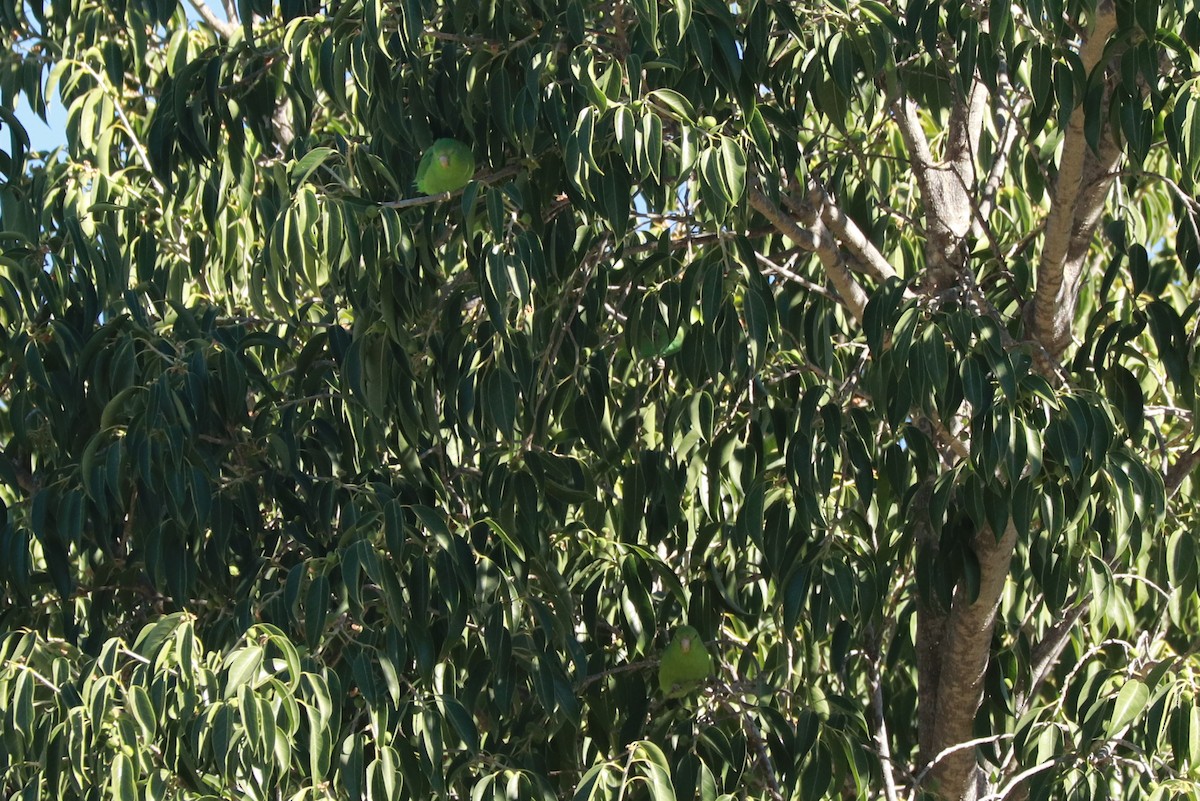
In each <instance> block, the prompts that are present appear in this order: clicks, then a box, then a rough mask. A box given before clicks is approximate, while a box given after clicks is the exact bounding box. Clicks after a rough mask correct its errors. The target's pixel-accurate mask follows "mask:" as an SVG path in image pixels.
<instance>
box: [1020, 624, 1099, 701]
mask: <svg viewBox="0 0 1200 801" xmlns="http://www.w3.org/2000/svg"><path fill="white" fill-rule="evenodd" d="M1087 609H1088V604H1087V603H1086V602H1085V603H1081V604H1079V605H1078V606H1076V607H1075V608H1074V609H1072V610H1070V611H1069V612H1067V613H1066V615H1065V616H1064V617H1063V619H1062V620H1060V621H1058V622H1057V623H1055V624H1054V625H1053V626H1051V627H1050V630H1049V631H1047V632H1046V634H1045V636H1044V637H1042V639H1041V641H1040V642H1038V644H1037V645H1035V646H1034V647H1033V652H1032V654H1031V655H1030V663H1031V664H1030V666H1029V685H1028V686H1027V687H1025V688H1024V689H1022V690H1021V691H1020V692H1018V694H1017V705H1016V708H1017V716H1018V717H1020V716H1021V715H1022V714H1024V713H1025V711H1026V710H1027V709H1028V707H1029V700H1030V699H1031V698H1033V697H1034V696H1035V695H1037V691H1038V688H1040V687H1041V686H1042V682H1044V681H1045V680H1046V677H1047V676H1049V675H1050V671H1051V670H1052V669H1053V668H1054V665H1055V664H1056V663H1057V662H1058V658H1059V657H1060V656H1062V652H1063V649H1064V648H1065V647H1066V645H1067V643H1068V642H1069V641H1070V639H1071V632H1072V631H1074V630H1075V624H1076V623H1078V622H1079V618H1080V617H1082V616H1083V613H1084V612H1086V611H1087Z"/></svg>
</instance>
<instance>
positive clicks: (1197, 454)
mask: <svg viewBox="0 0 1200 801" xmlns="http://www.w3.org/2000/svg"><path fill="white" fill-rule="evenodd" d="M1197 464H1200V450H1195V451H1189V452H1188V453H1185V454H1184V455H1183V456H1180V457H1179V459H1178V460H1176V462H1175V464H1173V465H1171V469H1170V470H1168V471H1167V475H1166V477H1165V478H1164V479H1163V484H1165V485H1166V488H1167V497H1168V498H1169V497H1171V496H1172V495H1174V494H1175V493H1176V492H1179V487H1180V485H1182V484H1183V482H1184V479H1186V478H1187V477H1188V476H1190V475H1191V474H1192V471H1193V470H1195V469H1196V465H1197Z"/></svg>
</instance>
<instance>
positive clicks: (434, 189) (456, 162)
mask: <svg viewBox="0 0 1200 801" xmlns="http://www.w3.org/2000/svg"><path fill="white" fill-rule="evenodd" d="M474 175H475V154H474V153H472V152H471V148H469V147H467V146H466V145H464V144H463V143H462V142H459V141H458V140H456V139H439V140H437V141H436V142H434V143H433V144H432V145H430V146H429V149H428V150H426V151H425V155H423V156H421V163H420V164H418V165H417V189H418V190H419V191H421V192H423V193H425V194H426V195H440V194H441V193H442V192H454V191H456V190H459V189H462V188H463V187H464V186H466V185H467V182H468V181H470V180H471V178H472V176H474Z"/></svg>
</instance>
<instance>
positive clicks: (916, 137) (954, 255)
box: [892, 87, 986, 292]
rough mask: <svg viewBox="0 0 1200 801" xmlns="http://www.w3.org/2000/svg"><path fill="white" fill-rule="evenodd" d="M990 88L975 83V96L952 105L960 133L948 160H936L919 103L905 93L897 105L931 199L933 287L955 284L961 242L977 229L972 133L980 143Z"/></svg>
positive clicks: (928, 244) (925, 196) (928, 280)
mask: <svg viewBox="0 0 1200 801" xmlns="http://www.w3.org/2000/svg"><path fill="white" fill-rule="evenodd" d="M984 91H985V90H983V89H976V88H974V87H973V88H972V90H971V93H970V96H969V97H968V98H966V99H965V100H963V101H961V102H960V103H959V104H957V105H956V106H955V109H953V110H952V112H951V117H952V121H953V122H955V126H954V127H956V128H957V130H958V133H957V134H954V132H953V131H952V132H951V133H952V134H953V135H954V136H955V137H956V138H953V139H951V141H950V146H949V147H948V149H947V154H946V155H947V159H948V162H947V163H944V164H938V163H935V162H934V161H933V155H932V154H931V153H930V150H929V142H928V141H927V140H926V139H925V134H924V131H922V129H921V120H920V117H919V115H918V112H917V108H916V104H915V103H913V102H912V101H911V100H909V99H908V98H901V99H899V100H897V101H896V102H895V103H894V104H893V106H892V116H893V119H895V120H896V123H897V125H898V126H899V128H900V136H901V138H902V139H903V140H904V144H905V147H906V148H907V149H908V155H909V158H910V159H911V162H912V169H913V174H914V175H915V176H916V179H917V185H918V186H919V187H920V189H921V199H922V201H923V202H924V205H925V228H926V231H927V234H926V240H925V284H926V287H927V289H928V290H929V291H932V292H937V291H938V290H940V289H941V288H943V287H945V286H948V285H950V284H952V283H953V282H954V279H955V277H956V275H957V272H958V268H959V267H960V266H961V264H962V263H963V261H964V256H963V253H962V252H961V249H960V244H961V242H962V240H963V237H965V236H966V235H967V233H968V232H969V231H970V229H971V218H972V214H971V212H972V209H973V208H974V204H973V202H972V197H971V193H970V192H969V191H967V189H966V187H969V186H974V183H975V180H974V152H973V150H972V147H973V143H972V141H971V136H972V132H974V135H975V143H976V144H977V142H978V130H977V129H978V127H979V125H980V124H981V121H982V115H983V108H982V107H983V103H984V101H985V100H986V95H984V94H982V93H983V92H984Z"/></svg>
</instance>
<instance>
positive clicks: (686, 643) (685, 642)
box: [679, 637, 692, 654]
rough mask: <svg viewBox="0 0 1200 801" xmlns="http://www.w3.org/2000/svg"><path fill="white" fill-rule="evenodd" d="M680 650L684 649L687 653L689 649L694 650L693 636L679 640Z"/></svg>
mask: <svg viewBox="0 0 1200 801" xmlns="http://www.w3.org/2000/svg"><path fill="white" fill-rule="evenodd" d="M679 650H680V651H683V652H684V653H685V654H686V653H687V652H688V651H690V650H692V638H691V637H684V638H683V639H682V640H680V641H679Z"/></svg>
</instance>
